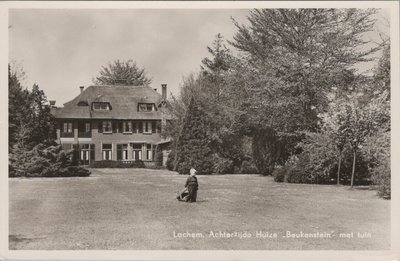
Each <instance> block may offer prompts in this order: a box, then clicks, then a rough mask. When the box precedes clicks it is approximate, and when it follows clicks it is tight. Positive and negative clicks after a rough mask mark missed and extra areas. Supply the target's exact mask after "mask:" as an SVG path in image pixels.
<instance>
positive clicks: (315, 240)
mask: <svg viewBox="0 0 400 261" xmlns="http://www.w3.org/2000/svg"><path fill="white" fill-rule="evenodd" d="M185 179H186V176H182V175H178V174H176V173H175V172H169V171H165V170H149V169H92V175H91V176H90V177H86V178H32V179H24V178H13V179H10V180H9V189H10V191H9V193H10V202H9V203H10V204H9V231H10V235H9V248H10V249H31V250H32V249H35V250H36V249H37V250H66V249H68V250H69V249H71V250H81V249H115V250H143V249H160V250H167V249H221V250H302V249H303V250H313V249H315V250H339V249H347V250H354V249H358V250H387V249H389V248H390V201H387V200H383V199H380V198H378V197H377V196H376V192H375V191H372V190H368V189H353V190H351V189H350V188H349V187H345V186H328V185H304V184H287V183H275V182H274V181H273V179H272V178H271V177H262V176H258V175H220V176H198V179H199V184H200V187H199V193H198V202H197V203H185V202H178V201H177V200H176V199H175V191H177V190H179V189H181V188H182V186H183V184H184V182H185ZM259 231H262V233H261V234H263V236H269V237H263V236H261V235H260V232H259ZM287 231H289V232H290V233H291V236H289V235H288V234H287ZM235 232H236V233H237V234H236V235H235V234H234V233H235ZM212 233H213V234H212ZM224 233H225V234H224ZM231 233H232V234H231ZM301 233H303V234H301ZM351 233H352V234H351ZM358 233H360V235H358ZM240 235H245V236H246V237H240ZM293 235H294V236H297V237H295V238H293V237H292V236H293ZM321 235H322V236H321ZM329 235H330V236H331V237H330V238H328V236H329ZM362 235H364V238H361V237H359V236H362ZM184 236H188V237H184ZM218 236H219V237H218ZM228 236H230V237H228Z"/></svg>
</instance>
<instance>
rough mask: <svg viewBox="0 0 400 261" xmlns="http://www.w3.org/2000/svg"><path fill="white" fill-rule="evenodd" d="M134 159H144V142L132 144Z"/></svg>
mask: <svg viewBox="0 0 400 261" xmlns="http://www.w3.org/2000/svg"><path fill="white" fill-rule="evenodd" d="M132 159H133V160H142V143H133V144H132Z"/></svg>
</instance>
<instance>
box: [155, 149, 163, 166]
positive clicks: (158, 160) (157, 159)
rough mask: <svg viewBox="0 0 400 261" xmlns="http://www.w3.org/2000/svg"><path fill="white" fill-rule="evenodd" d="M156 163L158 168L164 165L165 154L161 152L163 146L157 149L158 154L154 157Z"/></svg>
mask: <svg viewBox="0 0 400 261" xmlns="http://www.w3.org/2000/svg"><path fill="white" fill-rule="evenodd" d="M154 161H155V163H156V166H162V165H163V152H162V150H161V146H160V145H158V146H157V148H156V153H155V155H154Z"/></svg>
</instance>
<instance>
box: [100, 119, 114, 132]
mask: <svg viewBox="0 0 400 261" xmlns="http://www.w3.org/2000/svg"><path fill="white" fill-rule="evenodd" d="M102 127H103V133H112V122H111V121H103V125H102Z"/></svg>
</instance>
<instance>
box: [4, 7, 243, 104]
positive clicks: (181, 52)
mask: <svg viewBox="0 0 400 261" xmlns="http://www.w3.org/2000/svg"><path fill="white" fill-rule="evenodd" d="M247 13H248V11H247V10H198V9H197V10H161V9H159V10H76V9H75V10H74V9H72V10H66V9H64V10H60V9H59V10H57V9H53V10H51V9H50V10H40V9H39V10H37V9H35V10H32V9H31V10H29V9H25V10H24V9H23V10H15V9H14V10H10V13H9V60H10V61H11V62H13V63H15V64H17V65H18V66H20V67H22V68H23V71H24V72H25V73H26V79H25V81H24V84H26V86H29V87H31V86H32V85H33V83H37V84H38V85H39V87H40V88H41V89H43V90H44V91H45V93H46V95H47V97H48V99H49V100H56V102H57V103H56V105H57V106H61V105H62V104H63V103H65V102H67V101H69V100H71V99H73V98H74V97H75V96H76V95H77V94H79V86H85V87H87V86H90V85H91V84H93V82H92V79H93V78H94V77H95V76H97V75H98V74H99V71H100V69H101V67H102V66H105V65H107V64H108V63H109V62H112V61H114V60H117V59H119V60H129V59H132V60H134V61H135V62H136V63H137V65H138V66H139V67H144V68H145V70H146V71H147V73H148V75H149V76H150V77H151V78H152V80H153V81H152V84H151V86H152V88H157V89H158V91H159V92H160V91H161V84H162V83H166V84H168V87H167V88H168V94H169V93H170V92H172V93H173V94H174V95H177V94H178V93H179V84H180V83H181V81H182V77H183V76H187V75H189V74H190V73H195V72H198V71H199V68H200V63H201V60H202V59H203V58H204V57H206V56H207V55H208V54H207V48H206V47H207V46H208V45H211V44H212V41H213V40H214V37H215V35H216V34H217V33H221V34H222V35H223V36H224V37H225V38H226V39H231V38H232V36H233V34H234V32H235V26H234V25H233V23H232V20H231V17H233V18H235V19H237V20H238V21H243V20H244V19H245V17H246V15H247Z"/></svg>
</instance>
